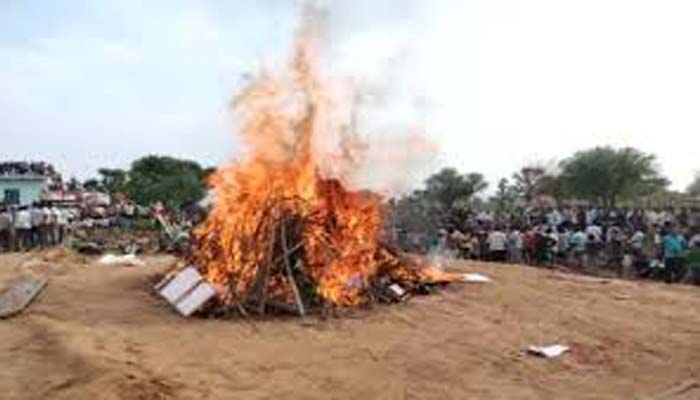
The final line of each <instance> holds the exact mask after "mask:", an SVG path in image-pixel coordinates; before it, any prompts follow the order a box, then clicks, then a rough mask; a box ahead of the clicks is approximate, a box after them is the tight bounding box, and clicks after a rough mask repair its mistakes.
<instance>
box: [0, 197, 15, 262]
mask: <svg viewBox="0 0 700 400" xmlns="http://www.w3.org/2000/svg"><path fill="white" fill-rule="evenodd" d="M10 225H12V216H11V215H10V213H9V212H8V211H7V209H6V208H5V207H2V208H0V251H10Z"/></svg>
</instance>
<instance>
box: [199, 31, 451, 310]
mask: <svg viewBox="0 0 700 400" xmlns="http://www.w3.org/2000/svg"><path fill="white" fill-rule="evenodd" d="M313 49H314V46H313V39H311V38H308V37H306V38H304V39H303V40H300V41H299V42H298V44H297V46H296V52H295V56H294V58H293V60H292V64H291V68H290V71H289V73H288V74H283V75H282V76H272V75H270V74H263V75H262V76H261V77H259V78H258V79H256V80H254V81H253V82H252V83H250V84H249V86H248V87H247V88H246V89H245V90H244V91H243V92H242V94H241V95H239V96H238V97H237V98H236V99H235V100H234V102H233V107H234V110H235V111H236V113H237V115H238V117H239V118H240V121H241V122H242V123H241V125H240V132H241V138H242V142H243V144H244V145H245V148H246V151H247V152H246V154H245V156H244V158H243V159H241V160H239V161H238V162H236V163H233V164H230V165H227V166H223V167H221V168H220V169H219V170H218V171H217V172H216V173H215V174H214V176H213V178H212V180H211V182H210V183H211V190H212V191H213V193H214V195H215V198H216V202H215V205H214V208H213V209H212V211H211V213H210V214H209V215H208V217H207V219H206V220H205V221H204V222H203V223H202V224H201V225H200V226H198V227H196V228H195V230H194V242H195V246H194V251H193V254H192V257H191V262H192V264H193V265H196V266H197V268H198V270H199V273H200V274H201V275H202V277H203V279H204V281H205V282H206V283H208V284H209V285H211V286H212V287H214V288H215V289H216V291H217V293H218V297H217V301H216V305H215V306H214V307H213V308H212V310H213V311H214V312H221V311H231V310H235V311H237V312H239V313H240V314H243V315H248V314H260V315H262V314H266V313H271V312H290V313H296V314H299V315H306V314H307V313H310V312H315V311H322V310H328V309H333V308H336V307H345V306H359V305H366V304H372V303H376V302H392V301H398V300H402V299H404V298H405V297H407V296H408V295H410V294H411V293H419V292H424V291H425V290H426V288H427V287H428V285H432V284H435V283H440V282H447V281H451V280H454V279H455V277H454V276H451V275H448V274H444V273H441V272H439V271H438V270H436V269H430V268H421V267H420V266H419V265H418V264H417V263H415V262H411V261H409V259H408V258H406V257H403V256H401V255H400V254H399V253H398V252H396V251H393V250H392V249H391V248H390V247H389V246H387V245H385V244H383V243H382V241H381V240H380V238H381V231H382V225H383V202H382V198H381V196H379V195H377V194H375V193H371V192H369V191H365V190H349V189H347V187H349V182H352V179H351V177H352V167H353V165H356V163H357V159H358V153H359V154H360V155H361V150H358V149H361V148H362V146H355V145H354V143H357V141H356V140H355V137H354V136H353V134H354V132H349V131H348V129H347V126H348V125H347V124H343V123H339V122H338V118H337V115H338V113H337V112H335V111H336V110H334V108H333V107H331V105H332V104H333V102H332V101H331V98H332V96H330V95H329V93H328V91H327V86H325V85H324V84H323V82H322V81H321V80H320V79H319V74H318V68H317V65H316V64H315V61H316V57H315V56H314V51H313ZM329 144H331V145H330V146H329ZM333 148H336V149H340V150H337V151H333V150H329V149H333Z"/></svg>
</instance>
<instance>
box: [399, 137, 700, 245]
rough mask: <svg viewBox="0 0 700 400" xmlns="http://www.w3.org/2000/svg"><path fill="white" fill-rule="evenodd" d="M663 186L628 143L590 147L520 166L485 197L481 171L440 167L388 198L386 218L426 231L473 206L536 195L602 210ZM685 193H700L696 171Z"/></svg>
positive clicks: (506, 207)
mask: <svg viewBox="0 0 700 400" xmlns="http://www.w3.org/2000/svg"><path fill="white" fill-rule="evenodd" d="M669 184H670V182H669V180H668V179H666V178H665V177H664V176H663V175H662V173H661V170H660V167H659V165H658V163H657V159H656V156H655V155H654V154H650V153H644V152H642V151H640V150H637V149H634V148H631V147H626V148H621V149H615V148H612V147H595V148H592V149H588V150H584V151H579V152H576V153H574V154H573V155H571V156H570V157H567V158H565V159H563V160H561V161H560V162H558V163H556V165H554V166H550V167H546V166H544V165H538V164H534V165H528V166H525V167H523V168H521V169H520V170H518V171H516V172H514V173H513V174H512V176H510V177H508V178H502V179H501V180H500V181H499V182H498V183H497V185H496V188H495V190H494V191H493V195H492V196H490V197H489V198H484V197H482V196H479V194H480V193H482V192H483V191H484V190H485V189H487V188H488V183H487V182H486V181H485V178H484V176H483V175H482V174H480V173H474V172H472V173H460V172H458V171H457V170H456V169H454V168H444V169H442V170H441V171H439V172H437V173H436V174H434V175H432V176H431V177H429V178H428V179H427V180H426V181H425V183H424V186H423V188H421V189H419V190H416V191H414V192H412V193H410V194H409V195H407V196H404V197H402V198H400V199H396V200H393V201H392V206H393V207H392V213H393V215H392V218H393V219H394V222H395V223H397V224H398V225H400V226H403V227H406V228H408V229H411V228H415V229H417V230H421V231H424V230H428V231H429V230H434V229H436V228H439V227H445V226H459V225H460V221H464V220H465V219H466V215H467V214H468V213H469V212H470V211H471V210H474V209H480V208H489V209H491V210H493V211H495V212H496V213H497V214H498V213H507V212H510V211H513V210H514V209H516V208H517V207H521V206H526V205H532V204H533V203H534V204H537V200H538V199H549V200H551V202H552V203H561V202H564V201H577V202H586V203H588V204H595V205H597V206H601V207H606V208H616V207H618V206H619V205H620V204H630V203H637V204H639V200H641V199H648V198H653V197H654V196H664V195H672V194H673V193H671V192H669V191H668V186H669ZM686 194H687V195H690V196H700V174H699V175H698V176H697V177H696V179H695V180H694V182H693V183H692V184H691V185H690V186H689V187H688V189H687V191H686ZM414 225H415V226H414Z"/></svg>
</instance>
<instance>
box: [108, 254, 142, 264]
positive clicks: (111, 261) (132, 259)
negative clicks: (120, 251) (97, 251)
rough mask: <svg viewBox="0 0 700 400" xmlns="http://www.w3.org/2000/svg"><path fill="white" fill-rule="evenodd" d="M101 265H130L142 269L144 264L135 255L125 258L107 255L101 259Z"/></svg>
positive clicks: (126, 255)
mask: <svg viewBox="0 0 700 400" xmlns="http://www.w3.org/2000/svg"><path fill="white" fill-rule="evenodd" d="M100 264H102V265H128V266H131V267H141V266H143V265H144V262H143V261H141V260H140V259H139V258H138V257H136V255H134V254H125V255H123V256H118V255H114V254H105V255H104V256H102V258H100Z"/></svg>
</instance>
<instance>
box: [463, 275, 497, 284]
mask: <svg viewBox="0 0 700 400" xmlns="http://www.w3.org/2000/svg"><path fill="white" fill-rule="evenodd" d="M460 281H461V282H467V283H490V282H491V278H489V277H488V276H486V275H481V274H475V273H467V274H462V276H461V278H460Z"/></svg>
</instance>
